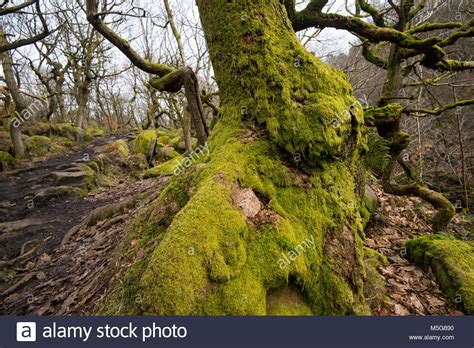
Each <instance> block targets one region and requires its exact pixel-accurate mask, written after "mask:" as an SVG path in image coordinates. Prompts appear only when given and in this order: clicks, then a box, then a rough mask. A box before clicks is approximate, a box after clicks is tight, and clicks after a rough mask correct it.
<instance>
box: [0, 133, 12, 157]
mask: <svg viewBox="0 0 474 348" xmlns="http://www.w3.org/2000/svg"><path fill="white" fill-rule="evenodd" d="M11 143H12V141H11V138H10V133H8V132H3V131H2V132H0V151H3V152H8V151H10V146H11Z"/></svg>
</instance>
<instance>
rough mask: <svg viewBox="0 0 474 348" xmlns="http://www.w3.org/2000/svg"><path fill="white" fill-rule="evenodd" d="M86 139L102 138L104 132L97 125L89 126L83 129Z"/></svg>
mask: <svg viewBox="0 0 474 348" xmlns="http://www.w3.org/2000/svg"><path fill="white" fill-rule="evenodd" d="M84 135H85V138H86V139H93V138H96V137H104V136H105V130H104V129H103V128H102V127H101V126H100V125H99V124H97V123H94V124H91V125H89V126H87V127H86V128H85V129H84Z"/></svg>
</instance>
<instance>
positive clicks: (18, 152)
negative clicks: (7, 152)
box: [0, 25, 30, 158]
mask: <svg viewBox="0 0 474 348" xmlns="http://www.w3.org/2000/svg"><path fill="white" fill-rule="evenodd" d="M6 42H7V40H6V39H5V36H4V33H3V28H2V27H1V25H0V44H5V43H6ZM0 58H1V60H2V68H3V75H4V78H5V83H6V85H7V87H8V92H9V93H10V95H11V96H12V99H13V101H14V103H15V109H14V112H12V113H11V116H10V121H9V123H8V126H9V128H10V138H11V141H12V146H13V152H14V155H15V157H17V158H21V157H24V156H25V146H24V144H23V140H22V138H21V126H22V123H23V121H21V120H18V119H17V115H24V114H23V112H24V111H27V110H26V109H27V106H28V104H27V102H26V100H25V98H23V96H22V95H21V91H20V88H19V87H18V84H17V80H16V78H15V74H14V72H13V61H12V57H11V55H10V52H9V51H6V52H3V53H2V54H1V55H0ZM28 114H30V113H28Z"/></svg>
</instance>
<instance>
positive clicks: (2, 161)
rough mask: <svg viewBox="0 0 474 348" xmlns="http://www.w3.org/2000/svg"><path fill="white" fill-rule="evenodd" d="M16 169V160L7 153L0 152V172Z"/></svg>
mask: <svg viewBox="0 0 474 348" xmlns="http://www.w3.org/2000/svg"><path fill="white" fill-rule="evenodd" d="M15 167H16V159H15V158H14V157H13V156H12V155H10V154H9V153H8V152H5V151H0V172H6V171H10V170H13V169H14V168H15Z"/></svg>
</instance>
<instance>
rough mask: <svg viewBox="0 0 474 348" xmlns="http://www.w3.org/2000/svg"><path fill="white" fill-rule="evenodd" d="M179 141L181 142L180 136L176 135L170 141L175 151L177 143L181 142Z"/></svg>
mask: <svg viewBox="0 0 474 348" xmlns="http://www.w3.org/2000/svg"><path fill="white" fill-rule="evenodd" d="M181 140H182V136H181V135H178V136H176V137H174V138H173V139H171V140H170V145H171V146H172V147H174V148H175V149H176V148H177V147H178V145H179V143H180V142H181Z"/></svg>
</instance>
